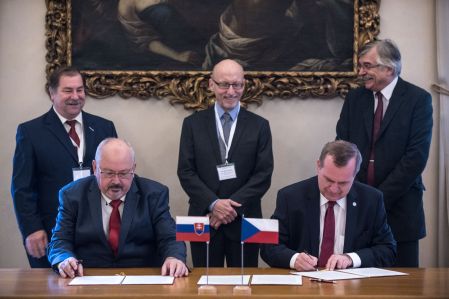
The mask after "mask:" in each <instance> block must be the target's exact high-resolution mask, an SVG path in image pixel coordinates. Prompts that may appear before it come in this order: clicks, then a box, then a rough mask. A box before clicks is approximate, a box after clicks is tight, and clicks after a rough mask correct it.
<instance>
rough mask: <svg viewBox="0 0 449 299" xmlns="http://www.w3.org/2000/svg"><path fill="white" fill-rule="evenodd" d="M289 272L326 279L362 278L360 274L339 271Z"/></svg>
mask: <svg viewBox="0 0 449 299" xmlns="http://www.w3.org/2000/svg"><path fill="white" fill-rule="evenodd" d="M290 273H291V274H295V275H301V276H305V277H310V278H315V279H322V280H326V281H332V280H344V279H360V278H363V277H362V276H360V275H356V274H351V273H345V272H339V271H310V272H290Z"/></svg>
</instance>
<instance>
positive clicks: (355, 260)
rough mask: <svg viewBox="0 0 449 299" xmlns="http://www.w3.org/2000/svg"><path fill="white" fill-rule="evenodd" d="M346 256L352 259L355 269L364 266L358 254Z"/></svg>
mask: <svg viewBox="0 0 449 299" xmlns="http://www.w3.org/2000/svg"><path fill="white" fill-rule="evenodd" d="M346 255H347V256H349V257H350V258H351V260H352V267H353V268H359V267H360V266H361V265H362V260H361V259H360V257H359V255H358V254H357V253H355V252H350V253H346Z"/></svg>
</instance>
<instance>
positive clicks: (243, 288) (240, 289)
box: [232, 216, 251, 295]
mask: <svg viewBox="0 0 449 299" xmlns="http://www.w3.org/2000/svg"><path fill="white" fill-rule="evenodd" d="M243 217H244V216H243ZM244 243H245V242H243V241H242V242H241V245H242V249H241V250H240V252H241V254H242V258H241V261H242V266H241V269H240V274H241V275H242V283H241V285H239V286H235V287H234V289H233V290H232V294H234V295H251V287H249V286H247V285H244V284H243V265H244V261H243V244H244Z"/></svg>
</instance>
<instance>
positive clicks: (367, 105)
mask: <svg viewBox="0 0 449 299" xmlns="http://www.w3.org/2000/svg"><path fill="white" fill-rule="evenodd" d="M360 100H361V101H363V102H364V103H362V105H361V106H362V109H363V119H364V124H365V132H366V135H367V136H368V137H369V138H368V139H369V140H370V144H371V138H372V135H373V119H374V97H373V93H372V92H371V91H369V90H365V94H364V96H363V97H362V98H361V99H360Z"/></svg>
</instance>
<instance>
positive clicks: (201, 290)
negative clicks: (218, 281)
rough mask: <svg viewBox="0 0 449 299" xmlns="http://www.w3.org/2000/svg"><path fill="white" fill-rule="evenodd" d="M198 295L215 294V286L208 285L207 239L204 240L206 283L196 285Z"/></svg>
mask: <svg viewBox="0 0 449 299" xmlns="http://www.w3.org/2000/svg"><path fill="white" fill-rule="evenodd" d="M198 295H217V288H216V287H215V286H211V285H209V241H207V242H206V284H205V285H202V286H199V287H198Z"/></svg>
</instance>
